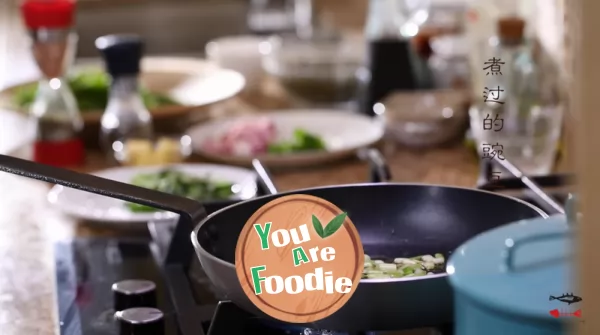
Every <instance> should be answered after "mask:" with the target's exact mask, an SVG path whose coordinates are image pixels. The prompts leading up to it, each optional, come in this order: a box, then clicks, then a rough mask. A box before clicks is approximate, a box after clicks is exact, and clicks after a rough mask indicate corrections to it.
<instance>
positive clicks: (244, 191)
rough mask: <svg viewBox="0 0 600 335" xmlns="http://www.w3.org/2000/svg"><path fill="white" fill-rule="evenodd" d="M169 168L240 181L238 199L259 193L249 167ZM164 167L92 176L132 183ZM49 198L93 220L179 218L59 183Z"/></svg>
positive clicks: (184, 166)
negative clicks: (140, 209) (133, 208)
mask: <svg viewBox="0 0 600 335" xmlns="http://www.w3.org/2000/svg"><path fill="white" fill-rule="evenodd" d="M169 167H170V168H173V169H176V170H178V171H182V172H184V173H187V174H190V175H193V176H198V177H207V176H210V178H213V179H215V180H220V181H228V182H231V183H234V184H237V185H239V186H240V191H239V192H236V195H235V196H234V198H236V199H249V198H252V197H254V196H255V195H256V190H257V185H256V175H255V173H254V172H252V171H250V170H248V169H243V168H237V167H230V166H223V165H212V164H176V165H171V166H169ZM165 168H166V166H151V167H118V168H112V169H107V170H103V171H99V172H96V173H93V175H96V176H99V177H102V178H106V179H112V180H116V181H120V182H125V183H129V182H130V181H131V179H132V178H133V177H134V176H135V175H137V174H139V173H152V172H157V171H160V170H164V169H165ZM48 201H50V203H52V204H53V205H55V206H57V207H58V208H59V209H60V210H61V211H63V212H65V213H67V214H70V215H73V216H75V217H78V218H81V219H84V220H91V221H107V222H120V223H136V222H148V221H160V220H169V219H174V218H177V214H175V213H170V212H154V213H133V212H131V211H129V209H127V207H126V206H125V202H123V201H121V200H118V199H113V198H109V197H105V196H101V195H97V194H93V193H88V192H83V191H79V190H75V189H71V188H67V187H63V186H60V185H55V186H54V187H53V188H52V189H51V190H50V192H49V193H48Z"/></svg>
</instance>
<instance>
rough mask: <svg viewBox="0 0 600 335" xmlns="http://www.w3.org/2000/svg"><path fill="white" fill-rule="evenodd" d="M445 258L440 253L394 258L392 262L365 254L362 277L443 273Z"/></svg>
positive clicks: (393, 276)
mask: <svg viewBox="0 0 600 335" xmlns="http://www.w3.org/2000/svg"><path fill="white" fill-rule="evenodd" d="M445 263H446V259H445V258H444V255H442V254H435V256H431V255H422V256H417V257H411V258H395V259H394V260H393V262H385V261H383V260H381V259H372V258H371V257H370V256H369V255H365V265H364V269H363V275H362V279H386V278H410V277H420V276H427V275H433V274H438V273H443V272H444V271H445Z"/></svg>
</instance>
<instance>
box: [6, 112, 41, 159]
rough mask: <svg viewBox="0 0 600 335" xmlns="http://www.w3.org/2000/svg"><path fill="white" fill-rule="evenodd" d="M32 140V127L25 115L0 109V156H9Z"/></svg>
mask: <svg viewBox="0 0 600 335" xmlns="http://www.w3.org/2000/svg"><path fill="white" fill-rule="evenodd" d="M34 138H35V134H34V131H33V127H30V123H29V121H28V119H27V117H26V116H25V115H23V114H21V113H17V112H13V111H8V110H3V109H0V154H11V153H13V152H14V151H16V150H19V149H21V148H23V147H24V146H26V145H27V144H29V143H31V142H33V140H34Z"/></svg>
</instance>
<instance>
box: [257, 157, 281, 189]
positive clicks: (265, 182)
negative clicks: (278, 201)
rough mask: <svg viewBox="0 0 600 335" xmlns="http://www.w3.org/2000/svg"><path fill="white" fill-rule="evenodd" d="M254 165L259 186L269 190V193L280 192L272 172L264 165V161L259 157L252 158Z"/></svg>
mask: <svg viewBox="0 0 600 335" xmlns="http://www.w3.org/2000/svg"><path fill="white" fill-rule="evenodd" d="M252 167H253V168H254V171H256V174H257V175H258V182H259V184H260V185H259V186H260V187H262V188H263V190H264V191H266V192H267V194H277V193H279V192H278V191H277V188H276V187H275V184H274V183H273V178H272V177H271V173H270V172H269V170H267V168H266V167H265V166H264V165H262V163H261V162H260V161H259V160H258V159H256V158H255V159H253V160H252Z"/></svg>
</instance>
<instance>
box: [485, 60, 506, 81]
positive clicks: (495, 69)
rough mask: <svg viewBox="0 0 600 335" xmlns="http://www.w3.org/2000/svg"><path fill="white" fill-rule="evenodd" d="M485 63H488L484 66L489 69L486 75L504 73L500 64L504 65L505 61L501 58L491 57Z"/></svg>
mask: <svg viewBox="0 0 600 335" xmlns="http://www.w3.org/2000/svg"><path fill="white" fill-rule="evenodd" d="M483 65H487V66H486V67H484V68H483V70H484V71H485V70H487V71H488V72H487V73H486V74H485V75H486V76H489V75H490V74H491V75H493V76H495V75H502V72H501V70H502V68H501V67H500V65H504V62H503V61H502V60H501V59H500V58H496V57H493V58H492V59H489V60H488V61H487V62H485V63H483Z"/></svg>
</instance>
